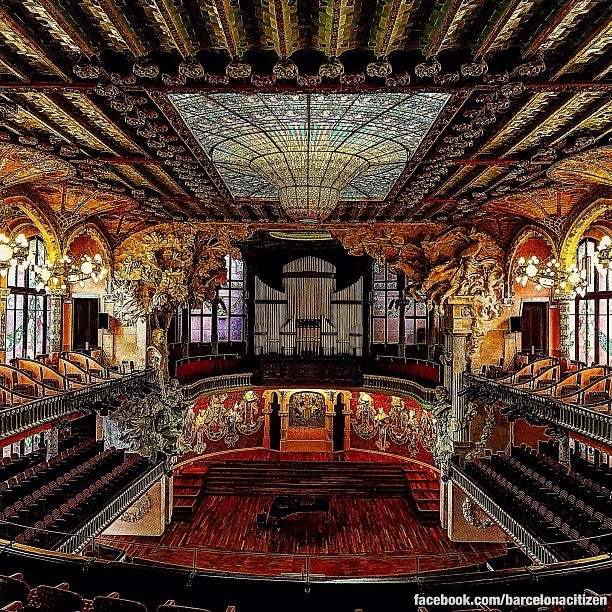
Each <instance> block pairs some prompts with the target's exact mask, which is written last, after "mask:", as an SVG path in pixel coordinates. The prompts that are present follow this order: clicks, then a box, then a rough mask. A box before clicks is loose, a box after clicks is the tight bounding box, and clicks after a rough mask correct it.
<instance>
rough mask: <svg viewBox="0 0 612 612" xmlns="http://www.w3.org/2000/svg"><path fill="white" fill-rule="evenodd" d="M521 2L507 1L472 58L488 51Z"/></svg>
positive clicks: (519, 0) (518, 0)
mask: <svg viewBox="0 0 612 612" xmlns="http://www.w3.org/2000/svg"><path fill="white" fill-rule="evenodd" d="M521 1H522V0H509V2H508V4H507V5H506V7H505V8H504V9H503V11H502V13H501V15H500V16H499V17H498V18H497V21H496V22H495V23H494V24H493V27H492V28H491V30H490V31H489V32H487V33H486V35H485V38H484V40H483V41H482V42H480V41H479V44H478V47H477V48H476V50H475V51H474V57H482V56H483V55H485V54H486V53H487V51H489V49H490V48H491V46H492V45H493V43H494V42H495V40H496V39H497V37H498V35H499V33H500V32H501V31H502V30H503V29H504V28H505V27H506V24H507V23H508V20H509V19H510V17H512V15H513V14H514V11H515V10H516V8H517V7H518V5H519V4H520V3H521Z"/></svg>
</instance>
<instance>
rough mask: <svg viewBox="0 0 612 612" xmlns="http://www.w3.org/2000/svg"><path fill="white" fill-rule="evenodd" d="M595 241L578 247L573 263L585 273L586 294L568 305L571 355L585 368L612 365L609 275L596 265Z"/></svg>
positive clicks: (587, 241)
mask: <svg viewBox="0 0 612 612" xmlns="http://www.w3.org/2000/svg"><path fill="white" fill-rule="evenodd" d="M595 248H596V245H595V241H594V240H593V239H592V238H585V239H584V240H582V241H581V242H580V244H579V245H578V249H577V251H576V261H577V263H578V267H579V268H580V269H581V270H586V271H587V283H588V285H587V292H586V294H585V295H584V297H581V296H577V297H576V299H575V301H573V302H572V303H571V304H570V311H569V319H570V325H569V338H568V345H569V348H570V356H571V357H572V358H573V359H576V360H578V361H582V362H583V363H586V364H588V365H590V364H592V363H600V364H605V365H612V273H611V272H610V271H609V270H607V269H603V270H598V269H597V267H596V265H595V261H596V258H595Z"/></svg>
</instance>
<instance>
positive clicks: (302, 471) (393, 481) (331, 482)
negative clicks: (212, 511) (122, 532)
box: [204, 461, 406, 497]
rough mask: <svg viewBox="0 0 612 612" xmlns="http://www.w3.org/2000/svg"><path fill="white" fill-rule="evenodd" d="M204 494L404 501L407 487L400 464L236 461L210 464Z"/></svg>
mask: <svg viewBox="0 0 612 612" xmlns="http://www.w3.org/2000/svg"><path fill="white" fill-rule="evenodd" d="M204 490H205V493H206V494H208V495H260V496H263V495H327V496H336V497H403V496H405V495H406V484H405V480H404V474H403V472H402V469H401V465H399V464H380V463H369V464H366V463H357V462H328V461H321V462H314V461H305V462H293V463H288V464H287V463H284V462H282V463H281V462H277V463H269V462H261V461H252V462H249V461H233V462H218V463H211V465H210V467H209V470H208V474H207V476H206V480H205V487H204Z"/></svg>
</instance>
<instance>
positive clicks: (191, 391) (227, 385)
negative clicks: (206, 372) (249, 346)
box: [181, 372, 253, 400]
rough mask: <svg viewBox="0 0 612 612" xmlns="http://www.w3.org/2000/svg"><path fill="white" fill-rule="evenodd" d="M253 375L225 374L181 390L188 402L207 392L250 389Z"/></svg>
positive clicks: (248, 373) (204, 379)
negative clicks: (241, 388)
mask: <svg viewBox="0 0 612 612" xmlns="http://www.w3.org/2000/svg"><path fill="white" fill-rule="evenodd" d="M252 377H253V374H251V373H250V372H243V373H240V374H225V375H223V376H211V377H209V378H203V379H202V380H199V381H198V382H195V383H193V384H191V385H185V386H184V387H182V388H181V391H182V392H183V396H184V397H185V399H186V400H194V399H196V398H197V397H198V396H200V395H202V394H203V393H206V392H207V391H217V390H219V389H233V388H236V387H250V386H251V385H252V384H253V383H252Z"/></svg>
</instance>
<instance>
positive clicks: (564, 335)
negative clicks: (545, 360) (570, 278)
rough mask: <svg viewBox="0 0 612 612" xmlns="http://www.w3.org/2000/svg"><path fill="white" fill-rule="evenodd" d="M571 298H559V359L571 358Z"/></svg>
mask: <svg viewBox="0 0 612 612" xmlns="http://www.w3.org/2000/svg"><path fill="white" fill-rule="evenodd" d="M570 299H571V298H570V296H565V295H564V296H561V297H560V298H559V357H561V359H569V358H570V347H569V328H570V316H569V311H570Z"/></svg>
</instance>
